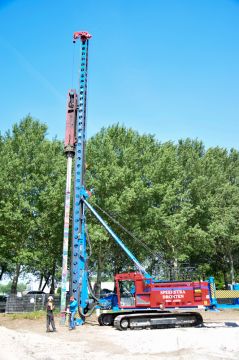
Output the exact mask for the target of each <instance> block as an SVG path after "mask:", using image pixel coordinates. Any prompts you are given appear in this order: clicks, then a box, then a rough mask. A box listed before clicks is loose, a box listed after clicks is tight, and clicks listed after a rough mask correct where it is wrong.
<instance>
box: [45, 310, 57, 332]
mask: <svg viewBox="0 0 239 360" xmlns="http://www.w3.org/2000/svg"><path fill="white" fill-rule="evenodd" d="M50 326H51V327H52V330H56V326H55V321H54V315H53V314H47V315H46V329H47V331H50Z"/></svg>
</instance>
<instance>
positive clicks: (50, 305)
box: [46, 295, 56, 332]
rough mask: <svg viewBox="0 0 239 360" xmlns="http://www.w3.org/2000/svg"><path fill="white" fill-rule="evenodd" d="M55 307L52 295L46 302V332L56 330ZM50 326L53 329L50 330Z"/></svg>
mask: <svg viewBox="0 0 239 360" xmlns="http://www.w3.org/2000/svg"><path fill="white" fill-rule="evenodd" d="M54 309H55V306H54V302H53V297H52V296H51V295H50V296H49V297H48V301H47V304H46V332H50V331H54V332H55V331H56V326H55V321H54V314H53V310H54ZM50 326H51V327H52V330H50Z"/></svg>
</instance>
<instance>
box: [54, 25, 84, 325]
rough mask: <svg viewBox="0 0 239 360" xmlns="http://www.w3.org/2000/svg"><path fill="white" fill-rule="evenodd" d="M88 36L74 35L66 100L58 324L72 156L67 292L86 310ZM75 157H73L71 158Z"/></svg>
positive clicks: (63, 293)
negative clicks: (74, 67)
mask: <svg viewBox="0 0 239 360" xmlns="http://www.w3.org/2000/svg"><path fill="white" fill-rule="evenodd" d="M90 38H91V35H90V34H89V33H87V32H75V33H74V38H73V42H74V43H75V42H76V40H77V39H80V41H81V59H80V80H79V94H78V96H77V94H76V90H70V91H69V93H68V101H67V115H66V134H65V149H64V150H65V153H66V157H67V180H66V193H65V218H64V238H63V256H62V286H61V287H62V290H61V314H62V320H61V322H62V324H64V322H65V310H66V284H67V274H68V272H67V263H68V243H69V223H70V198H71V173H72V158H73V157H74V156H75V157H76V159H75V172H74V174H75V180H74V200H73V226H72V253H71V279H70V293H71V294H72V295H73V296H74V297H75V299H76V300H78V302H79V306H80V307H81V308H82V307H83V308H85V307H86V305H87V304H86V300H87V297H88V296H87V274H86V270H85V269H86V261H87V254H86V233H85V215H84V203H83V201H82V200H81V198H82V196H84V197H85V198H87V197H88V194H87V192H86V191H85V144H86V115H87V69H88V46H89V39H90ZM75 154H76V155H75Z"/></svg>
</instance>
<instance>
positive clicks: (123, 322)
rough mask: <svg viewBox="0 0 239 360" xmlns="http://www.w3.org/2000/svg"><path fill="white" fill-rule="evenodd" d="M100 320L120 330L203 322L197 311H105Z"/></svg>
mask: <svg viewBox="0 0 239 360" xmlns="http://www.w3.org/2000/svg"><path fill="white" fill-rule="evenodd" d="M98 321H99V324H100V325H102V326H114V327H115V328H116V329H118V330H127V329H131V330H133V329H146V328H150V329H164V328H173V327H194V326H199V325H202V324H203V318H202V316H201V314H199V313H197V312H181V313H180V312H169V311H162V312H160V311H145V312H134V313H130V312H124V313H122V312H120V313H119V312H116V313H105V314H101V315H100V317H99V319H98Z"/></svg>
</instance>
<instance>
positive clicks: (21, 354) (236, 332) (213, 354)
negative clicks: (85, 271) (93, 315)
mask: <svg viewBox="0 0 239 360" xmlns="http://www.w3.org/2000/svg"><path fill="white" fill-rule="evenodd" d="M203 317H204V321H205V327H203V328H183V329H165V330H128V331H126V332H122V331H118V330H115V329H113V328H111V327H100V326H98V324H97V322H96V320H95V319H91V320H90V321H88V323H87V324H86V325H84V326H82V327H77V329H76V330H74V331H69V330H68V328H67V327H66V326H60V324H59V318H57V319H56V324H58V326H57V330H58V331H57V333H46V332H45V319H40V320H25V319H17V320H12V319H10V318H9V316H4V315H1V316H0V325H1V326H0V360H33V359H34V360H68V359H72V358H73V357H74V358H75V357H77V358H79V359H80V360H103V359H104V360H105V359H106V358H110V359H111V360H133V359H134V360H136V359H137V360H138V359H139V360H153V359H154V360H156V359H160V360H163V359H179V360H188V359H190V360H191V359H194V360H214V359H233V360H234V359H235V360H238V359H239V311H236V310H234V311H232V310H230V311H223V312H220V313H211V312H207V313H203Z"/></svg>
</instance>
